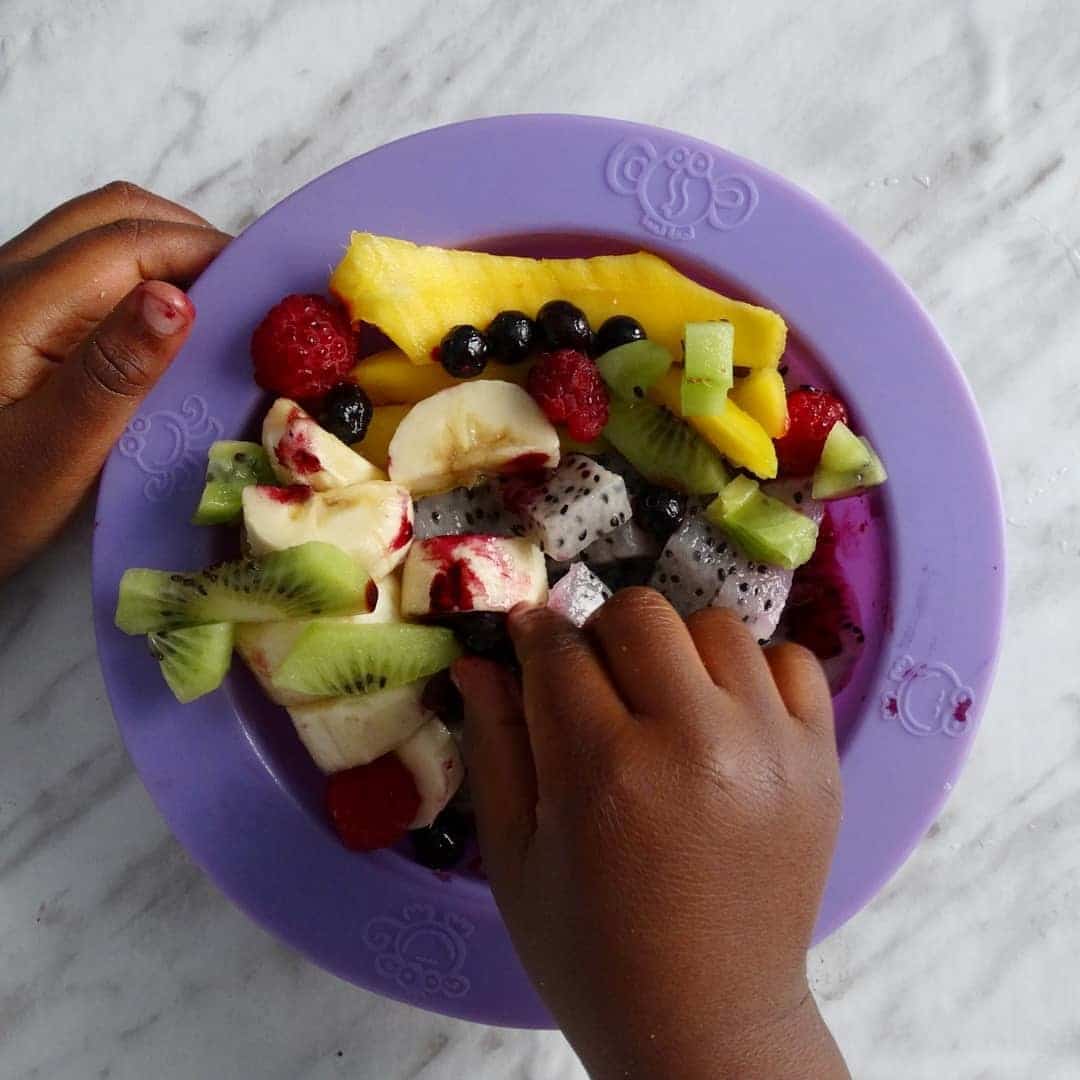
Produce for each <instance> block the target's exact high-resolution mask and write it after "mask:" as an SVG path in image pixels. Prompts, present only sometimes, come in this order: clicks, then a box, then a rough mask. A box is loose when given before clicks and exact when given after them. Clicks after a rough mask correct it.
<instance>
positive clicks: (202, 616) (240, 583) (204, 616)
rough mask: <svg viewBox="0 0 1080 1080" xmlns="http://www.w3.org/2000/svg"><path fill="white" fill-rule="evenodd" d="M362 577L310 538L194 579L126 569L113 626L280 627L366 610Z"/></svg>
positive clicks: (127, 629) (347, 560) (145, 630)
mask: <svg viewBox="0 0 1080 1080" xmlns="http://www.w3.org/2000/svg"><path fill="white" fill-rule="evenodd" d="M366 586H367V575H366V574H364V573H363V572H362V571H361V570H360V569H359V568H358V567H357V565H356V563H355V562H354V561H353V560H352V558H351V557H350V556H349V555H347V554H346V553H345V552H344V551H342V550H341V549H340V548H336V547H334V546H333V545H332V544H324V543H321V542H320V541H317V540H312V541H310V542H309V543H306V544H300V545H299V546H298V547H293V548H288V549H286V550H285V551H273V552H271V553H270V554H269V555H264V556H262V557H261V558H258V559H237V560H236V561H235V562H226V563H220V564H218V565H217V566H211V567H208V568H207V569H206V570H202V571H198V572H195V573H190V574H188V573H170V572H169V571H168V570H128V571H126V572H125V573H124V576H123V577H122V578H121V579H120V598H119V602H118V603H117V605H116V625H117V626H118V627H119V628H120V629H121V630H123V631H124V633H126V634H150V633H154V632H156V631H161V630H175V629H176V628H178V627H182V626H200V625H202V624H204V623H215V622H279V621H282V620H284V619H298V618H305V617H311V616H313V615H348V614H352V613H353V612H356V611H366V610H368V602H367V601H368V597H367V588H366Z"/></svg>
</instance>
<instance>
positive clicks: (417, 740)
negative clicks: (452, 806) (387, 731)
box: [384, 691, 465, 829]
mask: <svg viewBox="0 0 1080 1080" xmlns="http://www.w3.org/2000/svg"><path fill="white" fill-rule="evenodd" d="M384 693H385V691H384ZM396 753H397V756H398V757H399V758H400V759H401V763H402V764H403V765H404V766H405V768H407V769H408V770H409V772H411V773H412V778H413V783H415V784H416V790H417V791H418V792H419V794H420V808H419V809H418V810H417V811H416V817H415V818H413V820H412V824H410V825H409V828H410V829H422V828H424V827H425V826H427V825H430V824H431V823H432V822H433V821H434V820H435V819H436V818H437V817H438V816H439V813H440V812H441V811H442V809H443V807H445V806H446V804H447V803H448V802H449V801H450V800H451V799H452V798H453V797H454V793H455V792H456V791H457V789H458V788H459V787H461V781H462V780H463V779H464V778H465V766H464V765H463V764H462V761H461V751H460V750H459V749H458V745H457V742H456V741H455V739H454V736H453V735H451V734H450V731H449V729H448V728H447V727H446V725H445V724H443V722H442V721H441V720H436V719H435V718H434V717H431V718H430V719H429V720H428V721H427V722H426V723H425V724H424V725H423V726H422V727H420V728H419V729H418V730H417V731H416V732H415V733H414V734H413V735H412V736H411V737H410V738H408V739H407V740H406V741H405V742H403V743H402V744H401V745H400V746H399V747H398V748H397V750H396Z"/></svg>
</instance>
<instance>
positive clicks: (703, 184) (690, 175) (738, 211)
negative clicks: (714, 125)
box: [605, 139, 758, 240]
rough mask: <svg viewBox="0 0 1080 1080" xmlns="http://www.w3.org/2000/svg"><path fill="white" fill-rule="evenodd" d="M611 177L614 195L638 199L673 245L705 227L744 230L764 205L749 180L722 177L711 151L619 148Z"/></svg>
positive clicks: (611, 160) (629, 144) (641, 142)
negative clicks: (760, 202)
mask: <svg viewBox="0 0 1080 1080" xmlns="http://www.w3.org/2000/svg"><path fill="white" fill-rule="evenodd" d="M605 176H606V178H607V183H608V187H610V188H611V190H612V191H614V192H616V193H617V194H619V195H633V196H635V197H636V198H637V201H638V205H639V206H640V207H641V212H642V218H641V224H642V225H643V226H644V227H645V228H646V229H648V230H649V232H651V233H655V234H656V235H657V236H663V237H667V238H669V239H671V240H692V239H693V238H694V236H695V229H696V227H697V226H698V225H700V224H702V223H703V222H706V223H708V224H709V225H710V226H712V228H714V229H720V230H722V231H726V230H729V229H735V228H738V226H740V225H741V224H742V223H743V222H744V221H746V219H747V218H748V217H750V215H751V214H752V213H753V212H754V209H755V207H756V206H757V202H758V193H757V188H756V187H755V186H754V184H753V182H752V181H751V180H749V179H748V178H747V177H743V176H733V175H725V176H718V175H716V162H715V160H714V158H713V156H712V154H710V153H709V152H708V151H707V150H702V149H699V148H690V147H688V146H683V145H677V146H673V147H672V148H671V149H670V150H668V151H667V153H664V154H661V153H660V151H659V150H658V149H657V148H656V146H655V145H654V144H653V143H652V142H650V141H649V140H648V139H628V140H626V141H625V142H621V143H619V145H618V146H616V147H615V149H614V150H612V152H611V154H610V155H609V156H608V159H607V165H606V168H605Z"/></svg>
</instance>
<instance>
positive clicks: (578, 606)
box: [547, 562, 611, 626]
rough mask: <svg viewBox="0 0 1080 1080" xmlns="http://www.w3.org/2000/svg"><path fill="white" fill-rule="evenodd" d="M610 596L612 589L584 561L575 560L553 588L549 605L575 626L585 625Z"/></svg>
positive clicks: (549, 596)
mask: <svg viewBox="0 0 1080 1080" xmlns="http://www.w3.org/2000/svg"><path fill="white" fill-rule="evenodd" d="M610 596H611V590H610V589H609V588H608V587H607V586H606V585H605V584H604V583H603V582H602V581H601V580H600V579H599V578H598V577H597V576H596V575H595V574H594V573H593V572H592V571H591V570H590V569H589V568H588V567H587V566H586V565H585V564H584V563H582V562H574V563H571V564H570V569H569V570H567V571H566V573H565V574H564V575H563V576H562V577H561V578H560V579H559V581H558V583H557V584H556V585H555V586H554V587H553V588H552V590H551V592H550V593H549V595H548V602H547V606H548V607H549V608H551V609H552V610H553V611H557V612H558V613H559V614H560V615H562V616H564V617H565V618H567V619H569V620H570V622H572V623H573V624H574V625H575V626H584V625H585V620H586V619H588V617H589V616H590V615H591V614H592V613H593V612H594V611H596V610H597V608H599V607H601V606H602V605H603V604H604V602H605V601H606V600H607V599H608V598H609V597H610Z"/></svg>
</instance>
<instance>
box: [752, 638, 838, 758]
mask: <svg viewBox="0 0 1080 1080" xmlns="http://www.w3.org/2000/svg"><path fill="white" fill-rule="evenodd" d="M765 660H766V662H767V663H768V665H769V669H770V670H771V671H772V677H773V681H774V682H775V683H776V688H777V690H779V692H780V696H781V698H783V700H784V705H785V706H786V707H787V711H788V712H789V713H790V714H791V715H792V716H794V717H795V719H797V720H800V721H802V723H804V724H805V725H806V726H807V727H808V728H809V729H810V730H811V731H812V732H814V734H815V735H819V736H823V737H824V736H826V735H827V736H829V737H830V738H832V737H833V735H834V733H835V725H834V721H833V707H832V695H831V694H830V693H829V684H828V682H827V681H826V679H825V672H824V671H822V669H821V664H819V663H818V659H817V657H816V656H814V654H813V653H812V652H810V651H809V649H804V648H803V647H802V646H801V645H793V644H791V643H786V644H783V645H774V646H773V647H772V648H771V649H766V650H765Z"/></svg>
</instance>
